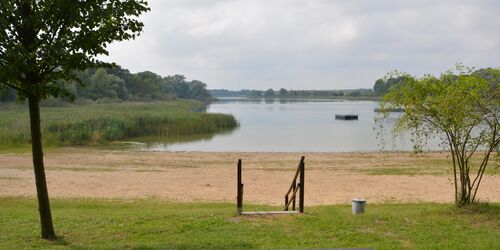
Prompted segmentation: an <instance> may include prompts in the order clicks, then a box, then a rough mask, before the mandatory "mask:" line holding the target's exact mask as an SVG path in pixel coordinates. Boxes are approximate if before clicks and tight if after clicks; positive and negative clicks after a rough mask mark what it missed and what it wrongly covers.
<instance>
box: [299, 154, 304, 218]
mask: <svg viewBox="0 0 500 250" xmlns="http://www.w3.org/2000/svg"><path fill="white" fill-rule="evenodd" d="M304 158H305V157H304V156H302V159H301V161H300V186H299V188H300V190H299V191H300V200H299V212H300V213H304V186H305V185H304V179H305V178H304V177H305V176H304V174H305V163H304Z"/></svg>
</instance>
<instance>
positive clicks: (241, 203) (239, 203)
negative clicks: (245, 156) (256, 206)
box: [236, 159, 243, 215]
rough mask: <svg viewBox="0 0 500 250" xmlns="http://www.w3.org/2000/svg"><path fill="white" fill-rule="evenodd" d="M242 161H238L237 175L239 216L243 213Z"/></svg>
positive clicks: (237, 207) (237, 208)
mask: <svg viewBox="0 0 500 250" xmlns="http://www.w3.org/2000/svg"><path fill="white" fill-rule="evenodd" d="M241 182H242V181H241V159H239V160H238V174H237V183H236V185H237V186H236V187H237V191H236V192H237V196H236V203H237V204H236V210H237V212H238V215H241V213H242V212H243V183H241Z"/></svg>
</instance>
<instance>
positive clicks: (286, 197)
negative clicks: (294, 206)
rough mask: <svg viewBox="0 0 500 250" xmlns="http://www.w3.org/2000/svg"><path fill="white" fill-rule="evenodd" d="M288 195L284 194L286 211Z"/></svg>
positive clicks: (286, 209)
mask: <svg viewBox="0 0 500 250" xmlns="http://www.w3.org/2000/svg"><path fill="white" fill-rule="evenodd" d="M287 205H288V195H286V196H285V211H288V206H287Z"/></svg>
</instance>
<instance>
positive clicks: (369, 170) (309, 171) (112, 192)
mask: <svg viewBox="0 0 500 250" xmlns="http://www.w3.org/2000/svg"><path fill="white" fill-rule="evenodd" d="M301 155H302V154H300V153H202V152H200V153H197V152H189V153H183V152H178V153H170V152H169V153H165V152H134V151H104V150H88V149H59V150H55V151H49V152H48V153H46V155H45V156H46V165H47V178H48V187H49V192H50V194H51V197H106V198H113V197H121V198H142V197H159V198H162V199H168V200H175V201H217V202H219V201H226V202H234V200H235V196H236V190H235V189H236V188H235V186H236V179H235V178H236V173H235V170H236V161H237V159H238V158H241V159H243V168H244V171H243V181H244V184H245V192H244V199H245V202H252V203H262V204H275V205H277V204H282V203H283V194H284V193H285V192H286V191H287V189H288V187H289V185H290V181H291V179H292V177H293V175H294V173H295V169H296V166H297V163H298V160H299V158H300V156H301ZM304 155H305V156H306V204H309V205H318V204H338V203H349V202H350V199H351V198H354V197H362V198H366V199H368V200H369V201H370V202H372V203H378V202H451V201H453V187H452V182H451V180H450V178H449V177H451V174H450V173H447V166H448V165H447V161H448V160H447V159H446V156H445V155H444V154H439V153H433V154H425V155H423V156H414V155H412V154H410V153H383V154H382V153H305V154H304ZM400 169H403V170H408V171H410V172H409V173H411V172H412V171H415V169H417V170H418V171H419V172H418V173H417V174H414V175H407V174H404V173H403V174H399V175H394V173H396V174H397V173H399V170H400ZM420 169H421V170H420ZM379 170H381V171H386V172H387V171H388V173H384V172H377V171H379ZM427 170H429V171H431V173H433V175H430V174H428V173H426V171H427ZM436 170H437V172H436ZM373 171H375V172H373ZM391 171H392V172H394V173H392V174H391ZM373 173H379V175H373ZM380 173H384V175H380ZM34 195H35V185H34V178H33V171H32V167H31V155H29V154H20V155H19V154H18V155H15V154H0V196H34ZM479 197H480V199H481V200H486V201H490V202H499V201H500V175H498V174H497V175H487V176H485V177H484V180H483V184H482V187H481V189H480V194H479Z"/></svg>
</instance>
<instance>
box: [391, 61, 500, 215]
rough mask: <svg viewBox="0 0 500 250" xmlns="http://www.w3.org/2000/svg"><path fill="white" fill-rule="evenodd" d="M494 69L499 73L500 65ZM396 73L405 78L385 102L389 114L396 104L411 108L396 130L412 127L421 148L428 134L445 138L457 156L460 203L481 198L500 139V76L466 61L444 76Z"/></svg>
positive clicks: (455, 173)
mask: <svg viewBox="0 0 500 250" xmlns="http://www.w3.org/2000/svg"><path fill="white" fill-rule="evenodd" d="M489 72H490V73H491V74H493V75H498V74H499V73H500V69H490V71H489ZM483 73H484V72H483ZM395 76H396V77H401V78H400V79H404V80H403V81H401V82H400V83H398V84H396V85H394V86H393V87H392V88H391V89H390V91H389V93H388V94H386V95H385V96H384V99H383V101H382V103H381V106H382V110H385V113H386V114H387V113H388V112H389V111H390V110H391V109H393V108H401V107H402V108H404V110H405V112H404V114H403V115H402V116H401V117H400V118H399V120H398V121H397V122H396V125H395V127H394V130H393V131H395V132H404V131H408V130H410V131H411V132H412V134H413V136H414V137H415V138H414V140H413V141H414V142H415V143H416V149H421V146H423V145H422V142H424V141H426V140H423V139H424V138H427V137H429V136H437V137H438V138H441V139H442V145H443V146H444V147H445V148H446V149H447V150H448V151H449V152H450V154H451V158H452V164H453V165H452V167H453V180H454V187H455V203H456V205H457V206H459V207H461V206H466V205H468V204H471V203H474V202H477V201H478V200H477V192H478V190H479V186H480V184H481V180H482V178H483V175H484V172H485V170H486V168H487V167H488V162H489V160H490V156H492V154H495V150H498V146H499V143H500V134H499V132H500V125H499V117H500V83H499V82H498V79H500V78H496V77H490V78H488V77H485V74H479V73H478V72H477V71H473V69H470V68H466V67H463V66H460V65H458V66H457V68H456V70H455V72H453V71H448V72H445V73H443V74H441V75H440V76H439V77H436V76H432V75H426V76H423V77H414V76H411V75H408V74H403V73H399V72H396V74H395ZM392 77H394V74H393V75H392ZM473 156H474V157H475V158H479V159H480V161H479V163H477V162H476V161H473Z"/></svg>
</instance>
